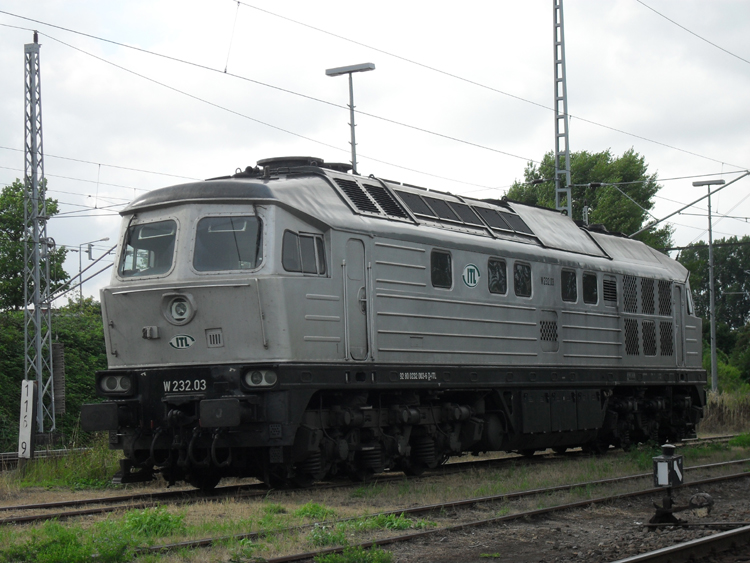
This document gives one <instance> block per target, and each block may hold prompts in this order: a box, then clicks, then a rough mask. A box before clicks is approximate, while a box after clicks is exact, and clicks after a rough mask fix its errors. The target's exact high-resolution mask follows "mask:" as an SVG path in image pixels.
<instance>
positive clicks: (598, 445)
mask: <svg viewBox="0 0 750 563" xmlns="http://www.w3.org/2000/svg"><path fill="white" fill-rule="evenodd" d="M583 451H584V452H586V453H588V454H594V455H604V454H606V453H607V452H608V451H609V444H608V443H607V442H604V441H602V440H592V441H591V442H589V443H588V444H586V445H585V446H583Z"/></svg>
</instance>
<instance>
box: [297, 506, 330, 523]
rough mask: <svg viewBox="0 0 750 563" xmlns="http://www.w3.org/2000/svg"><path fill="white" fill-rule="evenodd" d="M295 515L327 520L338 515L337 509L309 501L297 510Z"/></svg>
mask: <svg viewBox="0 0 750 563" xmlns="http://www.w3.org/2000/svg"><path fill="white" fill-rule="evenodd" d="M294 515H295V516H297V517H300V518H310V519H312V520H327V519H329V518H334V517H335V516H336V511H335V510H333V509H332V508H326V507H325V506H323V505H321V504H318V503H317V502H308V503H307V504H303V505H302V506H300V507H299V508H298V509H297V510H295V511H294Z"/></svg>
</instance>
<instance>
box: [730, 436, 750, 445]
mask: <svg viewBox="0 0 750 563" xmlns="http://www.w3.org/2000/svg"><path fill="white" fill-rule="evenodd" d="M727 443H728V445H729V446H731V447H733V448H750V434H748V433H744V434H740V435H739V436H735V437H734V438H732V439H731V440H729V442H727Z"/></svg>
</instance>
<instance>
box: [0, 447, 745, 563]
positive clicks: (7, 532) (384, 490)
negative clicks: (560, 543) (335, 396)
mask: <svg viewBox="0 0 750 563" xmlns="http://www.w3.org/2000/svg"><path fill="white" fill-rule="evenodd" d="M749 450H750V435H742V436H739V437H738V438H735V439H733V440H732V441H731V442H729V443H711V444H695V445H690V446H686V447H684V448H682V449H681V450H680V452H679V453H680V454H682V455H683V456H684V457H685V465H686V466H694V465H700V464H706V463H715V462H720V461H730V460H733V459H741V458H743V457H747V456H748V455H749ZM107 453H108V452H107ZM658 454H659V451H658V448H656V447H641V448H637V449H634V450H633V451H631V452H628V453H627V454H624V455H617V456H603V457H600V458H595V457H591V458H581V457H578V456H575V457H574V456H571V457H570V459H564V460H562V461H560V462H557V463H555V464H554V465H552V464H545V463H539V464H531V465H527V464H525V463H523V461H522V460H518V461H511V462H509V463H507V464H504V465H502V466H495V467H482V468H471V469H467V471H465V472H462V473H460V474H450V475H433V476H429V477H426V478H423V479H412V480H406V479H404V480H397V481H390V482H387V483H386V482H382V483H380V482H378V481H374V482H372V483H369V484H363V485H360V486H355V487H352V488H345V489H327V490H323V489H321V490H316V489H314V488H313V489H306V490H299V491H286V492H283V493H276V492H271V493H269V495H267V497H266V498H265V499H261V500H257V499H252V500H236V499H224V500H222V501H220V502H208V501H206V502H200V503H198V504H195V505H191V506H190V508H189V509H186V508H184V507H174V506H162V507H159V508H154V509H146V510H131V511H129V512H121V513H115V514H110V515H108V516H106V517H98V518H90V519H87V520H85V521H81V520H79V521H71V522H65V523H59V522H48V523H46V524H40V525H31V526H18V527H6V528H2V529H0V562H5V561H8V562H10V561H38V562H42V563H45V562H52V561H70V562H77V561H91V557H92V555H98V561H104V562H109V561H111V562H119V561H131V560H133V559H134V554H135V550H136V548H138V547H142V546H153V545H160V544H164V543H173V542H178V541H184V540H190V539H200V538H208V537H218V536H233V535H237V534H246V533H249V532H259V533H260V537H259V538H255V539H252V540H250V539H226V540H224V541H222V542H220V543H219V544H218V545H215V546H214V547H212V548H211V549H210V550H181V551H180V550H178V551H176V552H171V553H168V554H146V555H140V556H138V557H137V560H138V561H139V562H145V563H150V562H156V561H159V562H177V561H180V562H184V561H195V562H201V561H217V560H218V561H233V562H236V563H240V562H250V561H256V560H259V558H263V559H268V558H272V557H277V556H280V555H283V554H288V553H294V552H300V551H309V550H314V549H319V548H321V547H328V546H342V545H347V544H356V543H359V542H360V541H364V540H365V539H372V538H375V539H377V538H379V537H380V538H382V537H387V536H389V535H393V534H395V533H399V532H400V531H401V533H402V531H403V530H407V529H420V528H425V527H432V526H435V525H445V522H447V521H450V522H451V523H455V521H456V520H455V518H456V517H457V516H456V515H455V514H445V513H444V514H441V513H435V514H432V515H429V517H428V518H426V519H418V518H408V517H405V516H400V517H399V516H388V517H382V516H381V517H377V516H373V515H374V514H375V513H378V512H383V511H388V510H393V509H397V508H399V507H408V506H416V505H424V504H439V503H441V502H447V501H451V500H458V499H462V498H473V497H480V496H487V495H497V494H503V493H509V492H514V491H523V490H528V489H538V488H545V487H551V486H557V485H564V484H567V483H574V482H583V481H592V480H598V479H606V478H612V477H618V476H623V475H630V474H634V473H643V472H649V471H650V470H651V468H652V464H653V462H652V457H653V456H655V455H658ZM96 455H98V454H96V453H93V454H91V455H90V457H84V459H83V460H80V461H76V460H75V459H74V458H75V456H72V457H69V458H66V459H67V464H66V465H65V467H64V470H63V472H62V473H63V475H64V478H59V477H54V476H55V473H54V470H53V469H49V468H47V469H44V470H42V469H37V470H35V471H37V473H36V474H37V475H45V478H44V480H43V483H44V484H45V485H44V486H45V487H47V488H58V487H63V488H65V489H67V490H71V489H73V490H77V489H79V488H80V487H81V486H82V484H83V485H85V480H84V479H86V478H89V477H88V476H89V475H91V473H88V471H89V469H87V468H89V467H90V466H91V464H92V460H93V459H96ZM43 462H44V463H53V462H54V463H57V467H60V466H59V463H58V462H59V460H40V461H39V462H38V463H40V464H41V463H43ZM76 463H80V464H81V465H80V466H81V467H82V468H83V470H82V473H81V474H80V475H82V476H83V477H82V478H80V477H76V473H75V467H76ZM736 470H737V469H736V468H733V469H728V470H727V472H734V471H736ZM32 474H34V473H30V472H28V471H27V473H26V475H25V476H24V477H23V478H22V479H21V478H19V477H18V476H15V477H13V476H12V474H9V475H8V476H3V477H2V478H3V479H4V480H5V481H6V482H5V484H4V485H3V486H4V487H6V488H8V489H13V490H15V491H19V490H28V483H29V481H28V479H29V478H30V477H29V476H30V475H32ZM110 475H111V473H110ZM12 479H16V482H12ZM55 483H58V484H55ZM97 486H99V484H98V483H95V484H94V487H97ZM643 486H644V484H643V483H633V484H629V485H625V484H623V485H621V486H620V485H618V486H617V490H615V488H614V487H612V486H608V487H607V488H606V490H603V489H602V488H601V487H594V486H592V487H579V488H576V489H573V490H571V491H568V492H558V493H554V494H549V495H540V496H537V497H533V498H530V499H525V500H523V501H512V502H510V501H509V502H500V503H494V504H489V505H485V506H482V507H481V508H479V507H478V508H477V509H476V510H480V511H482V513H483V515H486V516H487V517H489V516H492V515H498V516H499V515H503V514H511V513H515V512H520V511H522V510H528V509H532V508H544V507H547V506H552V505H558V504H563V503H566V502H572V501H575V500H584V499H587V498H593V497H597V496H603V495H604V494H612V493H614V492H625V491H627V490H634V489H638V488H643ZM474 516H476V511H475V513H474ZM343 518H353V520H350V521H348V522H334V520H340V519H343ZM295 526H304V527H303V528H300V529H299V530H290V529H289V528H293V527H295ZM336 557H338V558H333V559H331V560H330V561H328V560H327V559H326V560H325V563H334V562H336V563H338V562H339V561H341V562H344V563H347V562H348V563H352V562H355V561H362V562H367V561H374V562H378V563H380V562H381V561H383V562H384V561H387V560H388V553H387V552H380V551H374V552H372V551H370V552H361V550H360V551H356V550H353V551H352V550H350V551H349V552H348V554H343V555H342V554H338V555H337V556H336ZM341 557H344V559H341ZM323 561H324V560H323V559H321V562H323Z"/></svg>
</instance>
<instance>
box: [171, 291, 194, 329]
mask: <svg viewBox="0 0 750 563" xmlns="http://www.w3.org/2000/svg"><path fill="white" fill-rule="evenodd" d="M169 312H170V313H171V314H172V318H173V319H174V320H176V321H177V322H178V323H179V322H182V321H184V320H185V319H187V318H188V316H189V315H190V303H188V301H187V299H185V298H183V297H175V298H174V299H173V300H172V303H170V305H169Z"/></svg>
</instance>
